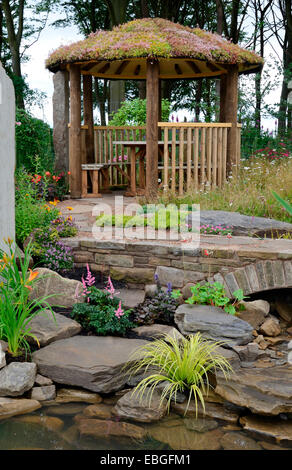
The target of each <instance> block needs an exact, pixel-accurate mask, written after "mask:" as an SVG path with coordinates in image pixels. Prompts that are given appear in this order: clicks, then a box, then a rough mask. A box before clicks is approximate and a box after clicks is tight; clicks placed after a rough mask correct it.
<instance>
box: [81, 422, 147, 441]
mask: <svg viewBox="0 0 292 470" xmlns="http://www.w3.org/2000/svg"><path fill="white" fill-rule="evenodd" d="M78 430H79V433H80V436H81V437H82V436H90V437H92V438H96V439H100V438H103V439H107V438H110V437H114V438H124V437H126V438H134V439H143V438H145V437H146V431H145V430H144V429H143V428H142V427H140V426H136V425H135V424H131V423H124V422H116V421H110V420H101V419H93V418H89V419H82V420H81V421H80V423H78Z"/></svg>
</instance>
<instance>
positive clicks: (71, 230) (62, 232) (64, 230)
mask: <svg viewBox="0 0 292 470" xmlns="http://www.w3.org/2000/svg"><path fill="white" fill-rule="evenodd" d="M51 227H52V228H54V229H55V230H56V231H57V233H58V235H59V237H61V238H69V237H75V235H76V233H77V226H76V224H75V222H74V220H73V219H72V217H71V216H68V217H64V216H60V217H57V218H56V219H54V220H52V221H51Z"/></svg>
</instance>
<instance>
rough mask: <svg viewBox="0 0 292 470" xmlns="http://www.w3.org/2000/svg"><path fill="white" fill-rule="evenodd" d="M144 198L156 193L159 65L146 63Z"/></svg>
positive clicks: (149, 61) (154, 196)
mask: <svg viewBox="0 0 292 470" xmlns="http://www.w3.org/2000/svg"><path fill="white" fill-rule="evenodd" d="M146 97H147V116H146V197H147V198H148V199H149V200H152V201H153V200H155V198H156V197H157V191H158V116H159V106H158V100H159V63H158V61H156V60H153V59H149V60H148V61H147V79H146Z"/></svg>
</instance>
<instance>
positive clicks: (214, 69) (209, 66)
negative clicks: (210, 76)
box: [206, 62, 221, 72]
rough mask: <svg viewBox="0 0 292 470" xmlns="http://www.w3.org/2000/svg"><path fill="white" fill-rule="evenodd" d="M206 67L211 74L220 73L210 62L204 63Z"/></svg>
mask: <svg viewBox="0 0 292 470" xmlns="http://www.w3.org/2000/svg"><path fill="white" fill-rule="evenodd" d="M206 67H207V69H209V70H211V72H221V69H219V67H217V65H215V64H212V63H211V62H206Z"/></svg>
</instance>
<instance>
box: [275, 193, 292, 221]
mask: <svg viewBox="0 0 292 470" xmlns="http://www.w3.org/2000/svg"><path fill="white" fill-rule="evenodd" d="M272 194H273V196H274V198H275V199H277V201H278V202H279V203H280V204H281V205H282V207H283V208H284V209H285V210H286V211H287V212H288V213H289V214H291V215H292V206H291V204H289V202H288V201H285V200H284V199H282V198H281V196H279V194H277V193H275V191H272Z"/></svg>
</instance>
